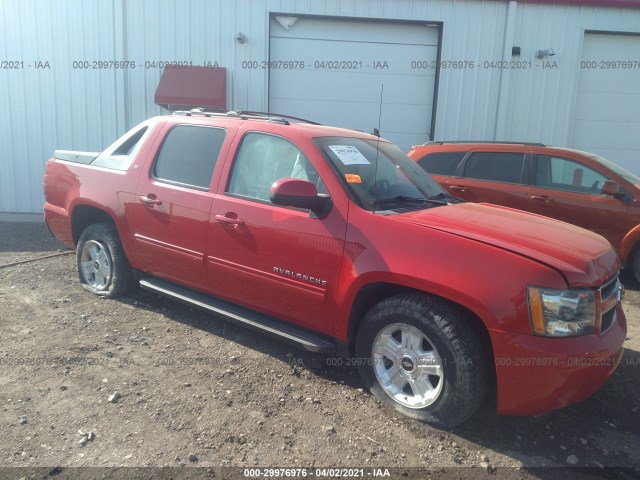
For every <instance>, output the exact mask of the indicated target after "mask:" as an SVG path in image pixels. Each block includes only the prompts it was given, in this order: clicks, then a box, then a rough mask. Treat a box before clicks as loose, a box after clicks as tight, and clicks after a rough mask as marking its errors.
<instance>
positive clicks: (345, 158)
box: [329, 145, 371, 165]
mask: <svg viewBox="0 0 640 480" xmlns="http://www.w3.org/2000/svg"><path fill="white" fill-rule="evenodd" d="M329 148H330V149H331V150H332V151H333V153H335V154H336V156H337V157H338V158H339V159H340V161H341V162H342V163H344V164H345V165H371V162H370V161H369V160H367V159H366V158H365V156H364V155H362V154H361V153H360V150H358V149H357V148H356V147H354V146H352V145H329Z"/></svg>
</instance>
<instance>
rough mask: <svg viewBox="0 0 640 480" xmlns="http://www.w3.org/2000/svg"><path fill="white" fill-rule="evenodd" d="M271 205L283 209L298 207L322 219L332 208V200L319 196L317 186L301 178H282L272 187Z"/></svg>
mask: <svg viewBox="0 0 640 480" xmlns="http://www.w3.org/2000/svg"><path fill="white" fill-rule="evenodd" d="M270 199H271V203H274V204H275V205H281V206H283V207H296V208H305V209H308V210H311V211H312V212H313V213H315V214H316V215H317V216H319V217H321V216H324V215H326V214H327V213H328V210H329V208H331V198H330V197H328V196H324V195H318V189H317V188H316V186H315V185H314V184H313V183H311V182H308V181H307V180H301V179H299V178H281V179H280V180H277V181H275V182H274V183H273V185H271V195H270Z"/></svg>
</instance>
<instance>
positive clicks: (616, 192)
mask: <svg viewBox="0 0 640 480" xmlns="http://www.w3.org/2000/svg"><path fill="white" fill-rule="evenodd" d="M602 194H603V195H610V196H612V197H613V198H622V197H623V196H624V191H623V190H622V187H621V186H620V184H619V183H618V182H616V181H615V180H605V182H604V185H602Z"/></svg>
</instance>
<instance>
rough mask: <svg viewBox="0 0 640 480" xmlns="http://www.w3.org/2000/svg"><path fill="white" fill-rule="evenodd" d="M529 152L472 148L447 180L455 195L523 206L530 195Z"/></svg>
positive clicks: (475, 199)
mask: <svg viewBox="0 0 640 480" xmlns="http://www.w3.org/2000/svg"><path fill="white" fill-rule="evenodd" d="M525 160H526V154H525V153H523V152H515V151H514V152H491V151H472V152H471V153H469V154H468V155H467V157H466V159H465V160H464V162H463V163H462V164H461V165H460V166H459V167H458V169H457V171H456V174H455V175H454V176H452V177H450V178H449V179H448V181H447V184H446V188H447V189H448V190H449V191H450V192H451V194H452V195H455V196H456V197H460V198H462V199H464V200H466V201H468V202H487V203H494V204H496V205H504V206H506V207H511V208H517V209H520V210H524V209H525V206H526V198H527V186H526V172H527V170H526V169H525V163H526V162H525Z"/></svg>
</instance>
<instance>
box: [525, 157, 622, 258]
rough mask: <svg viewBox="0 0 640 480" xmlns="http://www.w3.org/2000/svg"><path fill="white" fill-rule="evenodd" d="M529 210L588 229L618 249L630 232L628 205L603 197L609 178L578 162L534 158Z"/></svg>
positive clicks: (554, 158) (528, 201)
mask: <svg viewBox="0 0 640 480" xmlns="http://www.w3.org/2000/svg"><path fill="white" fill-rule="evenodd" d="M532 160H533V161H532V170H531V176H530V178H531V186H530V189H529V196H528V199H527V210H529V211H530V212H533V213H537V214H540V215H545V216H547V217H551V218H556V219H558V220H562V221H564V222H567V223H571V224H573V225H578V226H579V227H582V228H586V229H588V230H591V231H593V232H596V233H598V234H600V235H602V236H603V237H605V238H606V239H607V240H609V242H610V243H611V244H612V245H613V246H614V247H615V248H618V247H619V246H620V242H621V241H622V238H623V236H624V234H625V233H626V231H627V230H628V229H627V228H625V225H627V223H628V220H627V208H628V207H627V205H626V203H625V202H623V201H621V200H619V199H615V198H612V197H609V196H607V195H602V194H601V193H600V192H601V189H602V185H603V184H604V182H605V180H608V178H607V177H606V176H605V175H603V174H602V173H599V172H597V171H595V170H594V169H592V168H590V167H588V166H586V165H584V164H583V163H581V162H580V161H578V160H577V159H571V158H567V157H563V156H560V155H534V156H533V159H532Z"/></svg>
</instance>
